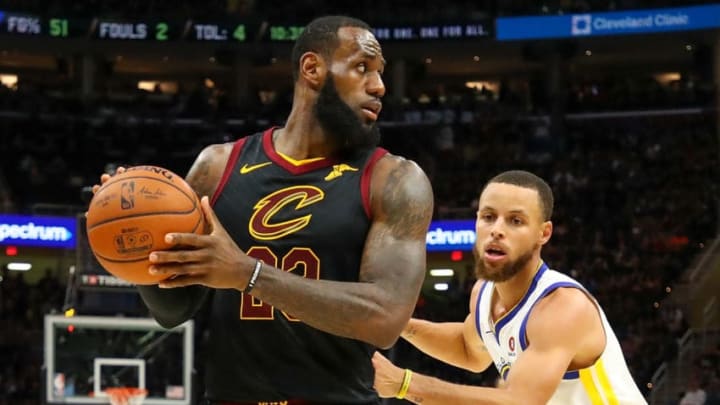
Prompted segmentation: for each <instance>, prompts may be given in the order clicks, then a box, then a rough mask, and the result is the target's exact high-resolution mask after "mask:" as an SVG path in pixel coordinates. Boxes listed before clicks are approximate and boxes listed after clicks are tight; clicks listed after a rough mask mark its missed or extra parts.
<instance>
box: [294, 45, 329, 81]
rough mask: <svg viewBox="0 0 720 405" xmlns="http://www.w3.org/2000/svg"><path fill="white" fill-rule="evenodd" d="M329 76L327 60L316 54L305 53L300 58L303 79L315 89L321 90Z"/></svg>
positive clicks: (300, 74)
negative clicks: (327, 75)
mask: <svg viewBox="0 0 720 405" xmlns="http://www.w3.org/2000/svg"><path fill="white" fill-rule="evenodd" d="M326 74H327V63H326V61H325V58H323V57H322V56H321V55H320V54H318V53H316V52H305V53H304V54H303V55H302V56H301V57H300V72H299V76H300V77H302V78H303V79H304V80H305V81H306V82H308V84H309V85H310V87H312V88H313V89H320V87H321V85H322V83H323V81H325V76H326Z"/></svg>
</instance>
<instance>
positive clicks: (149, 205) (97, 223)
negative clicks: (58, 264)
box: [86, 166, 205, 284]
mask: <svg viewBox="0 0 720 405" xmlns="http://www.w3.org/2000/svg"><path fill="white" fill-rule="evenodd" d="M203 219H204V218H203V213H202V209H201V208H200V201H199V200H198V197H197V194H195V191H193V189H192V188H191V187H190V185H189V184H187V183H186V182H185V180H184V179H183V178H182V177H180V176H178V175H177V174H175V173H173V172H171V171H169V170H167V169H163V168H162V167H156V166H136V167H131V168H128V169H127V171H125V172H124V173H121V174H117V175H114V176H112V177H111V178H110V180H108V181H107V182H106V183H105V184H103V185H102V187H100V189H99V190H98V191H97V192H96V193H95V195H94V196H93V199H92V201H90V208H89V209H88V212H87V224H86V226H87V235H88V242H89V243H90V248H91V249H92V251H93V253H94V254H95V257H96V258H97V260H98V261H99V262H100V264H101V265H102V266H103V267H104V268H105V270H107V271H109V272H110V273H111V274H113V275H114V276H116V277H119V278H122V279H124V280H126V281H129V282H131V283H135V284H157V283H158V282H159V281H161V280H162V279H164V278H167V275H164V276H163V275H158V276H155V275H151V274H150V273H148V267H149V266H150V262H149V261H148V255H149V254H150V252H152V251H155V250H166V249H168V248H169V247H170V246H169V245H168V244H167V243H165V234H167V233H169V232H183V233H197V234H201V233H203V231H204V223H205V222H204V220H203Z"/></svg>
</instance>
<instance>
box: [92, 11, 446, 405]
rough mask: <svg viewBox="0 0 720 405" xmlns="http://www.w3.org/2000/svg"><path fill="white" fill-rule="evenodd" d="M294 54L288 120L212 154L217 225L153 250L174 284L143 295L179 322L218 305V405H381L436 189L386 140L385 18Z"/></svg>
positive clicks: (194, 175) (213, 323)
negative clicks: (381, 33) (376, 378)
mask: <svg viewBox="0 0 720 405" xmlns="http://www.w3.org/2000/svg"><path fill="white" fill-rule="evenodd" d="M292 61H293V64H294V78H295V89H294V99H293V106H292V111H291V112H290V116H289V117H288V119H287V122H286V124H285V126H284V127H281V128H271V129H268V130H267V131H264V132H262V133H257V134H254V135H251V136H247V137H244V138H241V139H239V140H238V141H237V142H234V143H229V144H223V145H212V146H209V147H207V148H206V149H204V150H203V151H202V152H201V153H200V155H199V156H198V158H197V160H196V161H195V163H194V165H193V166H192V168H191V169H190V171H189V173H188V175H187V181H188V182H189V183H190V185H191V186H192V187H193V188H194V189H195V190H196V191H197V193H198V194H199V195H200V196H203V198H202V208H203V210H204V213H205V216H206V219H207V221H208V225H209V232H208V234H207V235H195V234H168V235H167V238H166V239H167V241H168V242H170V243H171V244H173V245H175V246H177V247H178V250H172V251H157V252H153V253H151V254H150V261H151V263H152V266H151V268H150V269H149V271H150V272H151V273H152V274H166V275H168V276H170V275H173V276H174V277H173V278H172V279H170V280H167V281H165V282H163V283H161V284H160V285H159V287H156V286H139V287H138V288H139V290H140V293H141V295H142V298H143V300H144V301H145V303H146V304H147V306H148V307H149V309H150V311H151V313H152V315H153V316H154V317H155V319H157V321H158V322H159V323H160V324H161V325H163V326H165V327H168V328H170V327H173V326H175V325H178V324H180V323H182V322H184V321H186V320H188V319H190V318H192V317H193V316H194V315H195V313H196V312H197V311H198V308H200V306H201V305H202V303H203V302H204V301H205V300H210V314H209V337H208V342H207V353H208V354H207V357H206V358H205V368H206V376H205V384H206V394H205V395H206V398H207V400H208V402H209V403H221V404H229V403H236V404H239V403H253V404H258V403H288V404H293V403H297V404H300V403H303V404H309V403H312V404H322V403H333V404H377V403H379V401H380V400H379V397H378V395H377V393H376V392H375V391H374V390H373V387H372V384H373V372H374V371H373V368H372V364H371V357H372V354H373V352H374V351H375V349H376V348H388V347H390V346H392V345H393V343H394V342H395V341H396V339H397V338H398V336H399V335H400V332H401V331H402V329H403V327H404V326H405V324H406V323H407V322H408V319H409V318H410V316H411V313H412V311H413V308H414V305H415V302H416V300H417V297H418V294H419V291H420V286H421V284H422V280H423V278H424V274H425V236H426V232H427V229H428V226H429V222H430V219H431V216H432V207H433V195H432V190H431V187H430V184H429V182H428V180H427V178H426V176H425V174H424V173H423V172H422V170H421V169H420V168H419V167H418V166H417V165H416V164H415V163H413V162H411V161H409V160H405V159H403V158H401V157H398V156H393V155H391V154H389V153H387V152H386V151H385V150H383V149H381V148H378V147H377V146H376V145H377V143H378V140H379V131H378V127H377V124H376V120H377V118H378V114H379V113H380V110H381V108H382V103H381V98H382V97H383V95H384V94H385V86H384V84H383V79H382V75H383V71H384V69H385V59H384V58H383V54H382V49H381V47H380V44H379V43H378V41H377V40H376V38H375V37H374V35H373V34H372V32H371V30H370V27H368V26H367V25H366V24H365V23H364V22H362V21H359V20H356V19H353V18H348V17H336V16H333V17H323V18H319V19H316V20H314V21H313V22H311V23H310V24H309V25H308V26H307V27H306V28H305V30H304V31H303V33H302V34H301V35H300V37H299V38H298V40H297V42H296V44H295V46H294V49H293V54H292ZM108 178H109V176H107V175H105V176H103V177H102V178H101V180H102V181H107V179H108ZM211 206H212V208H211Z"/></svg>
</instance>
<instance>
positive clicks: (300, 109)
mask: <svg viewBox="0 0 720 405" xmlns="http://www.w3.org/2000/svg"><path fill="white" fill-rule="evenodd" d="M273 144H274V146H275V150H276V151H277V152H280V153H282V154H284V155H287V156H290V157H291V158H293V159H296V160H303V159H311V158H317V157H330V156H332V155H333V154H334V153H335V146H334V145H333V144H332V143H331V142H329V141H328V137H327V135H326V134H325V131H324V130H323V129H322V127H321V126H320V123H319V122H318V120H317V119H316V118H315V114H314V112H313V109H312V106H311V105H308V106H303V105H294V106H293V109H292V111H291V112H290V116H289V117H288V120H287V123H286V124H285V127H284V128H280V129H277V130H276V131H275V134H274V136H273Z"/></svg>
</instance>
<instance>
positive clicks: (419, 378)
mask: <svg viewBox="0 0 720 405" xmlns="http://www.w3.org/2000/svg"><path fill="white" fill-rule="evenodd" d="M405 399H406V400H408V401H410V402H412V403H414V404H422V405H447V404H457V405H463V404H468V405H470V404H472V405H500V404H502V405H515V404H517V405H520V404H528V402H523V401H519V400H518V398H517V396H516V395H513V394H512V393H511V392H509V391H507V390H504V389H498V388H486V387H473V386H469V385H460V384H452V383H449V382H445V381H442V380H439V379H437V378H434V377H429V376H425V375H422V374H417V373H413V375H412V379H411V382H410V387H409V389H408V392H407V394H406V395H405Z"/></svg>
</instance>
